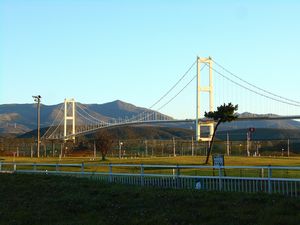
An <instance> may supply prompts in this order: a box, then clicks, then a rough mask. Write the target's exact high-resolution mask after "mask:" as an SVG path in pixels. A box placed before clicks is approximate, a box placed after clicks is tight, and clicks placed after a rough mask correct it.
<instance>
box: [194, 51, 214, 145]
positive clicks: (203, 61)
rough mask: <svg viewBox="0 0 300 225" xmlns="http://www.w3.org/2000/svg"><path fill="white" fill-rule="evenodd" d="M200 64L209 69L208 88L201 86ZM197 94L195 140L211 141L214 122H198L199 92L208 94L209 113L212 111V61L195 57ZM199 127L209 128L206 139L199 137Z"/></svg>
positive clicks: (209, 58) (199, 108) (199, 114)
mask: <svg viewBox="0 0 300 225" xmlns="http://www.w3.org/2000/svg"><path fill="white" fill-rule="evenodd" d="M201 64H206V65H208V67H209V84H208V86H201V76H200V72H201ZM196 89H197V93H196V96H197V98H196V140H197V141H211V139H212V135H213V133H214V122H213V121H207V122H200V117H201V98H200V97H201V92H208V93H209V111H214V88H213V76H212V59H211V57H208V58H200V57H197V88H196ZM201 127H209V135H208V137H202V136H201Z"/></svg>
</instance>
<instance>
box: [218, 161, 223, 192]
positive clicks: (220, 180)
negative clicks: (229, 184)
mask: <svg viewBox="0 0 300 225" xmlns="http://www.w3.org/2000/svg"><path fill="white" fill-rule="evenodd" d="M218 170H219V191H222V188H223V185H222V169H221V166H220V165H218Z"/></svg>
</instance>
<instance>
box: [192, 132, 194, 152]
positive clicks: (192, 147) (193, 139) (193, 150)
mask: <svg viewBox="0 0 300 225" xmlns="http://www.w3.org/2000/svg"><path fill="white" fill-rule="evenodd" d="M192 156H194V138H193V136H192Z"/></svg>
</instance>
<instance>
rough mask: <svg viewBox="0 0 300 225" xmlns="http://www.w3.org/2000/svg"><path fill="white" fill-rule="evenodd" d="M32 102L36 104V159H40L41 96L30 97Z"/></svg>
mask: <svg viewBox="0 0 300 225" xmlns="http://www.w3.org/2000/svg"><path fill="white" fill-rule="evenodd" d="M32 97H33V99H34V101H35V102H37V157H38V158H39V157H40V108H41V98H42V97H41V96H40V95H35V96H32Z"/></svg>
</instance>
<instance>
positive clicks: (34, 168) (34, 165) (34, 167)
mask: <svg viewBox="0 0 300 225" xmlns="http://www.w3.org/2000/svg"><path fill="white" fill-rule="evenodd" d="M33 171H36V162H35V163H33Z"/></svg>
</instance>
